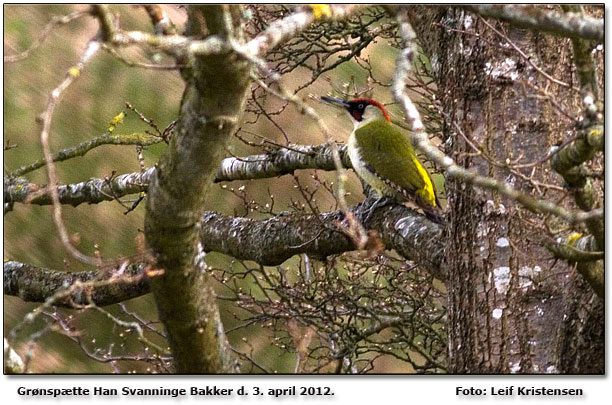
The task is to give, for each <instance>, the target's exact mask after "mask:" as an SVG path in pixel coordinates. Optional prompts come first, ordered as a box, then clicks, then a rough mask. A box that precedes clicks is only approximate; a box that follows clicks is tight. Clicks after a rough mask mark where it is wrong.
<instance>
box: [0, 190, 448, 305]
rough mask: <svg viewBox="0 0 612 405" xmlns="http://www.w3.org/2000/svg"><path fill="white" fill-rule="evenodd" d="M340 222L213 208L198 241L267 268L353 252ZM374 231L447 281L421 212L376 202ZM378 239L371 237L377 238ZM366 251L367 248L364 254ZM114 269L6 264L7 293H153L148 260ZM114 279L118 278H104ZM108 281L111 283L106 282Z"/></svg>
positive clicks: (433, 228)
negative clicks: (302, 257)
mask: <svg viewBox="0 0 612 405" xmlns="http://www.w3.org/2000/svg"><path fill="white" fill-rule="evenodd" d="M375 201H376V199H367V200H365V201H364V202H362V203H361V204H358V205H357V206H355V207H352V209H351V212H353V213H354V215H355V216H356V217H358V218H363V217H364V216H366V213H368V212H369V211H370V208H371V206H372V204H373V203H374V202H375ZM344 220H345V217H344V214H343V213H342V212H341V211H335V212H329V213H323V214H320V215H319V216H318V218H315V216H313V215H303V214H299V213H284V214H281V215H278V216H275V217H273V218H270V219H266V220H254V219H249V218H241V217H228V216H224V215H222V214H219V213H216V212H206V213H204V214H203V216H202V220H201V227H200V233H199V238H200V243H201V244H202V249H203V251H205V252H219V253H224V254H227V255H230V256H233V257H235V258H237V259H243V260H250V261H254V262H257V263H259V264H262V265H266V266H275V265H279V264H281V263H282V262H284V261H285V260H287V259H289V258H291V257H292V256H294V255H298V254H307V255H309V256H310V257H312V258H317V259H320V260H325V259H326V258H327V257H328V256H332V255H337V254H340V253H344V252H348V251H352V250H354V249H355V246H354V244H353V242H352V241H351V239H350V238H349V237H348V236H346V235H345V234H344V233H343V232H342V229H343V226H342V222H343V221H344ZM364 225H366V226H367V227H368V228H369V229H372V230H375V231H376V232H377V234H378V237H380V238H381V240H382V242H383V243H384V245H385V247H386V249H395V250H396V251H397V252H398V253H399V254H400V255H401V256H403V257H405V258H406V259H408V260H413V261H415V262H416V263H418V264H419V265H421V266H422V267H423V268H425V269H427V270H428V271H429V272H430V273H431V274H432V275H434V276H435V277H436V278H438V279H439V280H442V281H444V280H445V279H446V273H445V270H444V268H443V266H442V264H441V262H442V256H443V251H444V241H443V236H442V228H440V226H439V225H438V224H436V223H434V222H431V221H429V220H428V219H427V218H425V216H423V215H422V214H420V213H418V212H416V211H414V210H412V209H410V208H407V207H404V206H403V205H393V206H386V207H378V208H377V209H375V210H374V211H373V213H372V215H370V218H369V222H368V223H366V224H364ZM374 237H376V236H374ZM364 253H366V254H368V252H367V251H366V252H364ZM121 266H122V265H117V266H115V267H114V268H108V269H101V270H93V271H83V272H77V273H67V272H62V271H56V270H50V269H44V268H40V267H36V266H31V265H28V264H24V263H19V262H15V261H8V262H5V263H4V293H5V294H6V295H12V296H18V297H20V298H22V299H23V300H24V301H29V302H45V301H46V300H47V299H49V297H51V296H53V295H54V294H57V293H58V292H61V291H63V290H65V289H66V288H68V287H69V286H71V285H72V284H74V282H75V281H77V280H78V281H81V282H84V283H86V282H90V281H97V282H98V283H97V284H95V283H94V284H91V285H89V286H88V288H87V289H86V290H83V289H79V290H77V291H74V292H73V293H71V294H70V295H67V296H63V297H62V300H60V301H57V302H56V303H55V304H56V305H67V306H72V305H74V304H79V305H87V304H89V303H93V304H95V305H98V306H104V305H110V304H115V303H119V302H122V301H125V300H127V299H131V298H135V297H138V296H140V295H143V294H147V293H149V292H150V282H149V278H148V277H146V276H145V274H144V271H145V267H146V266H145V264H143V263H134V264H129V265H128V266H126V267H125V269H124V270H123V273H122V275H123V276H124V278H125V279H126V280H128V281H129V282H125V281H122V279H121V277H118V276H117V271H118V269H119V268H121ZM111 279H114V280H115V282H112V283H109V282H105V281H108V280H111ZM111 281H112V280H111Z"/></svg>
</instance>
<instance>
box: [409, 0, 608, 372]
mask: <svg viewBox="0 0 612 405" xmlns="http://www.w3.org/2000/svg"><path fill="white" fill-rule="evenodd" d="M412 18H413V21H414V26H415V29H416V30H417V32H418V35H419V39H420V40H421V43H422V46H423V49H424V51H425V53H426V54H428V55H429V57H430V60H431V62H432V67H433V69H434V73H435V75H436V82H437V85H438V90H439V91H438V94H440V97H441V103H442V110H443V112H444V115H445V116H444V120H445V129H444V134H443V137H444V139H443V141H444V145H445V147H446V153H447V154H448V155H450V156H452V157H453V158H455V159H456V161H457V163H458V164H460V165H461V166H463V167H466V168H469V169H470V170H473V171H476V172H478V173H479V174H481V175H485V176H491V177H493V178H495V179H497V180H499V181H506V182H510V183H513V185H514V186H515V187H516V188H518V189H521V190H522V191H524V192H531V191H532V190H533V188H532V185H531V184H529V183H528V182H525V181H522V180H521V178H520V177H517V176H516V175H515V174H512V173H511V172H509V171H508V170H507V169H506V168H505V167H503V165H495V164H492V163H490V162H489V161H487V160H486V159H483V158H482V156H475V155H474V153H475V152H477V151H475V150H474V149H473V148H472V147H471V146H470V145H469V143H468V141H467V140H466V138H467V139H469V141H470V142H471V143H472V144H475V145H479V146H480V147H481V148H482V150H483V152H484V153H485V154H488V155H489V156H490V157H491V158H492V159H493V160H495V161H498V162H505V161H506V159H507V158H509V159H511V160H514V159H516V158H518V157H519V156H521V155H522V156H523V157H524V161H527V162H531V161H537V160H538V158H540V157H542V156H544V155H546V153H547V152H548V151H549V150H550V148H551V146H553V145H554V144H555V143H556V142H558V141H559V140H561V139H563V138H561V135H560V134H561V133H562V132H561V131H562V130H566V129H567V128H568V127H569V126H570V124H568V122H567V121H566V122H559V119H558V115H556V114H553V113H554V111H553V109H552V107H551V104H550V103H548V102H546V101H542V100H538V99H536V98H535V97H532V98H528V97H525V93H524V91H525V83H533V84H536V85H538V86H541V87H544V86H545V85H546V84H547V83H546V82H547V80H548V79H546V78H545V77H543V76H542V75H540V74H539V73H537V72H536V71H535V70H534V69H533V68H532V67H531V66H530V65H528V64H527V63H526V62H525V61H524V60H522V59H521V57H520V56H519V55H518V54H517V53H516V52H514V51H513V50H512V49H504V48H502V47H498V46H496V44H499V43H500V42H501V41H500V37H496V35H495V34H493V32H492V31H491V30H490V29H489V30H488V29H486V25H485V24H484V23H483V22H482V21H481V20H480V19H479V18H478V17H476V16H474V15H471V14H470V13H468V12H466V11H462V10H457V9H446V10H438V11H434V10H432V9H426V10H421V12H415V13H414V14H413V15H412ZM439 24H441V25H444V26H445V27H446V28H443V27H441V26H440V25H439ZM492 24H495V25H496V26H497V27H503V29H504V30H505V32H506V33H507V35H508V37H509V38H510V40H512V42H514V44H515V45H517V46H518V47H519V48H520V49H521V50H522V51H523V52H524V53H525V54H527V55H532V58H533V60H534V62H535V63H536V64H538V65H539V66H540V68H542V69H543V70H545V71H547V72H548V73H549V74H552V75H553V76H554V77H556V78H560V79H561V80H564V81H565V82H567V83H572V77H571V64H572V63H571V62H572V60H571V54H572V52H571V43H570V41H569V40H567V39H563V38H558V37H550V36H546V37H545V36H542V35H538V34H537V33H534V32H532V31H528V30H523V29H518V28H512V27H510V26H507V25H501V24H499V23H495V22H493V23H492ZM465 31H476V32H478V33H479V34H480V35H481V36H480V37H477V36H474V35H466V34H465ZM553 62H554V63H553ZM555 66H557V67H559V66H560V68H558V69H556V70H553V68H554V67H555ZM468 79H469V80H468ZM551 88H554V89H558V88H559V86H551ZM526 91H527V93H530V92H531V90H530V89H527V90H526ZM555 91H557V90H555ZM558 91H559V93H561V90H558ZM562 91H563V97H565V98H567V97H568V94H570V95H573V96H577V97H579V94H577V93H571V91H570V90H568V89H565V88H563V89H562ZM569 104H570V103H569V102H568V103H567V105H569ZM577 105H580V104H579V103H578V104H577ZM459 129H460V130H461V131H462V132H463V135H462V134H461V133H460V132H459ZM544 165H546V168H543V167H540V166H538V167H537V173H536V177H535V178H536V179H537V180H538V181H540V182H550V183H553V181H552V179H553V178H554V173H552V170H549V169H548V168H549V167H550V162H546V163H544ZM531 170H532V168H529V169H525V171H524V172H522V173H523V174H524V175H526V176H529V175H530V172H531ZM447 193H448V198H449V208H450V216H449V224H448V230H447V232H448V235H447V236H448V240H449V243H448V245H447V246H448V248H447V250H446V255H445V263H446V266H447V272H448V283H447V287H448V291H449V294H448V304H449V317H448V322H447V328H448V337H449V344H448V348H449V353H448V355H449V356H448V358H449V371H450V372H453V373H508V372H511V373H603V372H604V363H603V358H604V356H603V354H604V353H603V349H604V344H603V341H604V340H603V331H604V318H603V306H602V302H601V300H600V299H599V298H598V297H597V296H595V294H594V293H593V290H592V289H591V288H590V287H589V286H588V285H587V284H586V283H585V282H584V280H583V279H582V277H581V276H580V275H579V274H578V273H577V272H576V270H575V268H573V267H572V266H569V265H568V264H567V263H566V262H564V261H561V260H560V261H554V260H552V259H551V254H550V253H549V252H548V251H547V250H546V249H545V248H544V247H543V245H542V243H541V242H542V238H541V237H539V236H538V232H541V231H539V230H537V229H534V228H535V227H533V226H532V225H530V223H531V222H530V221H537V219H536V218H535V217H534V216H533V215H531V214H529V213H527V212H526V211H525V210H523V209H521V207H520V206H518V205H517V204H516V203H515V202H513V201H511V200H508V199H506V198H503V197H500V196H499V195H495V194H494V193H491V192H489V191H484V190H481V189H474V188H472V187H471V186H469V185H465V184H464V183H462V182H461V181H453V180H450V179H447ZM540 221H541V220H540ZM451 241H452V242H451ZM578 353H582V356H577V354H578Z"/></svg>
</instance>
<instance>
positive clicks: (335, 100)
mask: <svg viewBox="0 0 612 405" xmlns="http://www.w3.org/2000/svg"><path fill="white" fill-rule="evenodd" d="M321 100H323V101H325V102H328V103H330V104H337V105H339V106H341V107H344V108H348V107H349V103H347V102H346V101H344V100H340V99H339V98H334V97H327V96H322V97H321Z"/></svg>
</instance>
